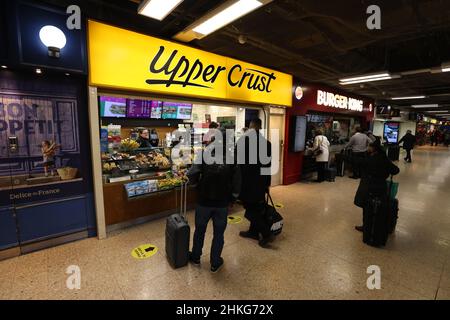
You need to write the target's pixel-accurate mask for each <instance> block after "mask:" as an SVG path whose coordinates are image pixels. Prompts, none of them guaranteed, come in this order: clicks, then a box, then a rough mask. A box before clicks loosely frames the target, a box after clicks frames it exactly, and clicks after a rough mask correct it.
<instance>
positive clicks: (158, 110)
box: [150, 101, 162, 119]
mask: <svg viewBox="0 0 450 320" xmlns="http://www.w3.org/2000/svg"><path fill="white" fill-rule="evenodd" d="M161 116H162V101H152V111H151V116H150V118H152V119H161Z"/></svg>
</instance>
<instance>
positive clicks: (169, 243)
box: [166, 184, 191, 268]
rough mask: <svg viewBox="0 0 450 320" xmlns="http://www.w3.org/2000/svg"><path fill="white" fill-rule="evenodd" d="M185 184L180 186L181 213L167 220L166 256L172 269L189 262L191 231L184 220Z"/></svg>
mask: <svg viewBox="0 0 450 320" xmlns="http://www.w3.org/2000/svg"><path fill="white" fill-rule="evenodd" d="M186 196H187V184H186V185H185V184H183V185H182V186H181V211H180V213H176V214H173V215H171V216H169V217H168V218H167V222H166V256H167V260H168V261H169V263H170V265H171V266H172V267H173V268H181V267H184V266H185V265H187V264H188V262H189V242H190V234H191V229H190V227H189V224H188V221H187V219H186Z"/></svg>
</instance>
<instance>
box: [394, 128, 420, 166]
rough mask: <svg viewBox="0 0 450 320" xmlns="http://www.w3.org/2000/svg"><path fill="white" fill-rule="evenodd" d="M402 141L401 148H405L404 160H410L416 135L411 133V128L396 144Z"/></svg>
mask: <svg viewBox="0 0 450 320" xmlns="http://www.w3.org/2000/svg"><path fill="white" fill-rule="evenodd" d="M402 142H403V149H405V150H406V158H405V161H406V162H411V161H412V160H411V150H412V149H414V145H415V144H416V137H415V136H414V135H413V134H412V132H411V130H408V131H406V134H405V135H404V136H403V137H402V138H401V139H400V141H399V142H398V144H400V143H402Z"/></svg>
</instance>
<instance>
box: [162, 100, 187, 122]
mask: <svg viewBox="0 0 450 320" xmlns="http://www.w3.org/2000/svg"><path fill="white" fill-rule="evenodd" d="M191 115H192V104H189V103H176V102H164V103H163V108H162V118H163V119H179V120H189V119H191Z"/></svg>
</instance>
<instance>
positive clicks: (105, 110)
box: [100, 96, 127, 118]
mask: <svg viewBox="0 0 450 320" xmlns="http://www.w3.org/2000/svg"><path fill="white" fill-rule="evenodd" d="M126 113H127V100H126V99H125V98H117V97H105V96H101V97H100V116H101V117H115V118H125V116H126Z"/></svg>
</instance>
